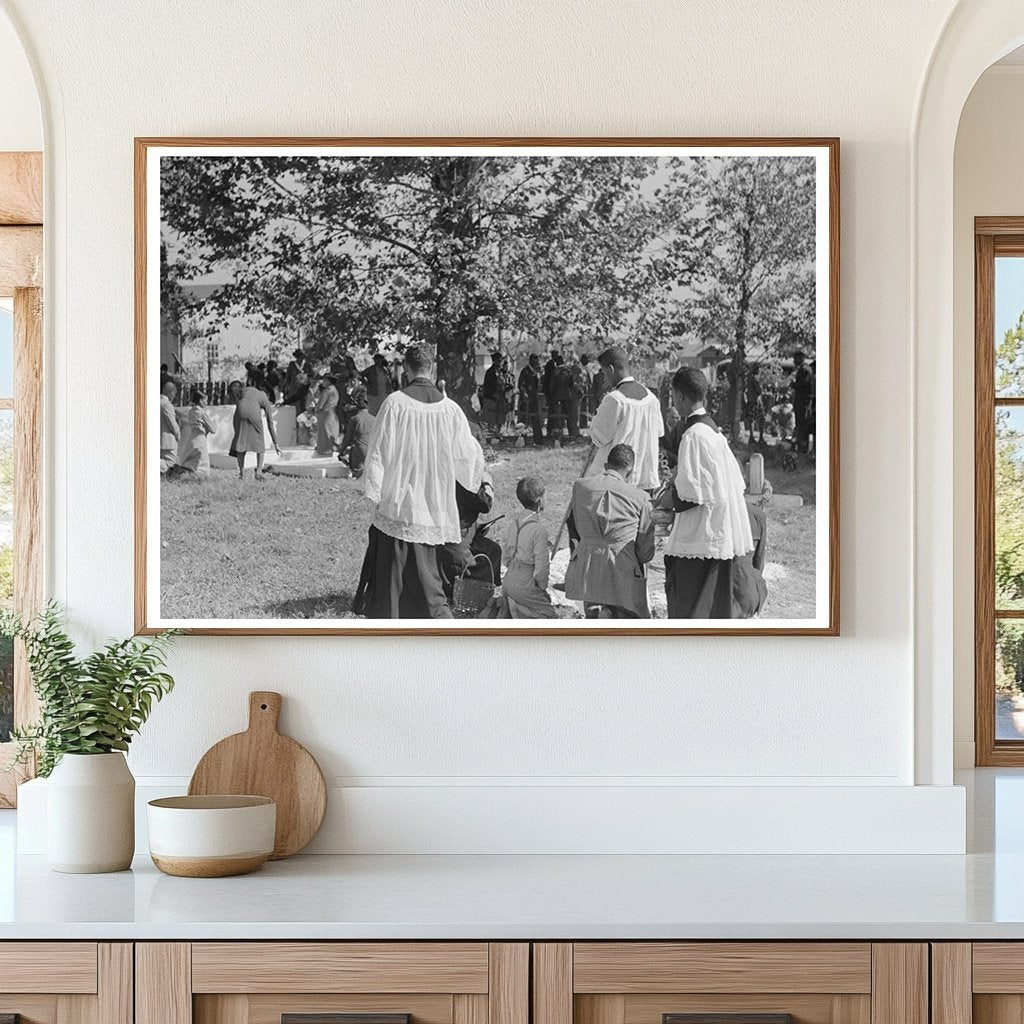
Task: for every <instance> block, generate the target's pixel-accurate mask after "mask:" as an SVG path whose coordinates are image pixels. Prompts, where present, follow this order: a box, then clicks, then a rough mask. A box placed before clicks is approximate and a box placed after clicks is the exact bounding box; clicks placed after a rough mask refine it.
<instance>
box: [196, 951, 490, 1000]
mask: <svg viewBox="0 0 1024 1024" xmlns="http://www.w3.org/2000/svg"><path fill="white" fill-rule="evenodd" d="M488 969H489V954H488V947H487V943H486V942H380V943H377V942H361V943H333V942H320V943H312V942H302V943H289V942H225V943H217V942H197V943H194V944H193V946H192V991H193V992H196V993H199V992H467V993H469V992H472V993H485V992H487V989H488Z"/></svg>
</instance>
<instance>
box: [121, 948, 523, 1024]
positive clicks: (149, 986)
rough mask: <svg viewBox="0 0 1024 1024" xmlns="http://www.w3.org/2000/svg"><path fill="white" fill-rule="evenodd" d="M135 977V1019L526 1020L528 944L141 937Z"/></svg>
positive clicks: (254, 1023) (340, 1023)
mask: <svg viewBox="0 0 1024 1024" xmlns="http://www.w3.org/2000/svg"><path fill="white" fill-rule="evenodd" d="M136 984H137V988H138V999H137V1004H136V1011H137V1012H136V1024H529V947H528V946H527V945H526V944H525V943H506V942H497V943H494V942H492V943H486V942H400V943H399V942H395V943H388V942H360V943H348V942H323V943H317V942H239V943H235V942H197V943H140V944H139V945H138V946H137V948H136Z"/></svg>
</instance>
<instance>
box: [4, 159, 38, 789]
mask: <svg viewBox="0 0 1024 1024" xmlns="http://www.w3.org/2000/svg"><path fill="white" fill-rule="evenodd" d="M42 222H43V157H42V153H0V298H13V299H14V395H13V400H12V399H0V409H14V410H16V416H15V420H14V608H15V610H16V611H18V613H19V614H21V615H23V616H30V615H32V614H34V613H35V612H36V611H38V610H39V608H40V606H41V604H42V594H43V536H42V505H43V502H42V492H43V487H42V445H43V429H42V416H43V386H42V385H43V292H42V283H43V280H42V277H43V227H42ZM37 710H38V704H37V701H36V698H35V693H34V691H33V689H32V685H31V680H30V678H29V672H28V665H27V664H26V661H25V653H24V651H23V650H22V649H21V648H20V645H19V648H18V649H17V650H16V651H15V656H14V724H15V725H24V724H25V723H27V722H30V721H32V720H33V719H34V718H35V717H36V713H37ZM14 752H15V748H14V744H13V743H0V807H13V806H15V803H16V800H17V787H18V785H19V783H21V782H23V781H24V780H25V779H26V778H29V777H31V775H32V774H33V771H32V766H31V765H27V766H21V767H19V768H18V769H17V770H15V771H10V772H9V771H3V770H2V769H4V768H6V767H7V765H8V764H10V762H11V760H12V758H13V756H14Z"/></svg>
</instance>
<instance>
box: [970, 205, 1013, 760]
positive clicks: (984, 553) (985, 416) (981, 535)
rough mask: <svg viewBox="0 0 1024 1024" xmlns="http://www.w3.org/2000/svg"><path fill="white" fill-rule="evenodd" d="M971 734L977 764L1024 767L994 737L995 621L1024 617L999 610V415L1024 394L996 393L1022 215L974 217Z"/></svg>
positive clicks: (1005, 743)
mask: <svg viewBox="0 0 1024 1024" xmlns="http://www.w3.org/2000/svg"><path fill="white" fill-rule="evenodd" d="M974 240H975V241H974V252H975V271H974V280H975V306H974V342H975V348H974V383H975V403H974V415H975V419H974V498H975V500H974V513H975V514H974V531H975V545H974V550H975V554H974V559H975V564H974V587H975V589H974V636H975V683H974V700H975V704H974V709H975V711H974V737H975V763H976V764H977V765H978V767H1020V766H1021V765H1024V742H1022V741H1019V740H999V739H997V738H996V722H995V714H996V623H997V621H998V620H1001V619H1002V620H1009V621H1014V620H1015V621H1024V609H1019V610H1014V609H997V608H996V580H995V563H996V544H995V501H996V484H995V455H996V433H995V417H996V409H997V408H1013V407H1018V408H1019V407H1024V397H1001V398H997V397H996V393H995V392H996V378H995V337H996V333H995V332H996V319H995V292H996V280H995V269H996V268H995V261H996V259H997V258H998V257H1000V256H1019V257H1024V217H976V218H975V221H974Z"/></svg>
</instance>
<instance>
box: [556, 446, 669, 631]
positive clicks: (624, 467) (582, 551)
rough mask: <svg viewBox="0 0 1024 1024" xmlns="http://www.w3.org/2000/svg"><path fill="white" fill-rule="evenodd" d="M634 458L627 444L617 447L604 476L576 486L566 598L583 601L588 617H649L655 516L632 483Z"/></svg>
mask: <svg viewBox="0 0 1024 1024" xmlns="http://www.w3.org/2000/svg"><path fill="white" fill-rule="evenodd" d="M635 461H636V455H635V453H634V451H633V449H632V448H631V447H630V446H629V445H628V444H617V445H614V446H613V447H612V449H611V451H609V452H608V458H607V460H606V461H605V464H604V472H603V473H602V474H601V475H600V476H588V477H583V478H582V479H580V480H577V481H576V483H574V484H573V488H572V501H571V502H570V504H569V520H568V528H569V537H570V539H571V540H572V542H573V551H572V557H571V558H570V560H569V568H568V570H567V571H566V574H565V596H566V597H568V598H571V599H572V600H574V601H582V602H583V603H584V606H585V608H586V612H587V617H588V618H595V617H596V618H603V619H649V618H650V617H651V608H650V604H649V602H648V599H647V570H646V565H647V563H648V562H649V561H650V560H651V559H652V558H653V557H654V517H653V515H652V513H651V499H650V498H649V497H648V496H647V493H646V492H645V491H642V490H640V488H639V487H634V486H633V484H631V483H629V479H630V477H631V476H632V473H633V465H634V463H635Z"/></svg>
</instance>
